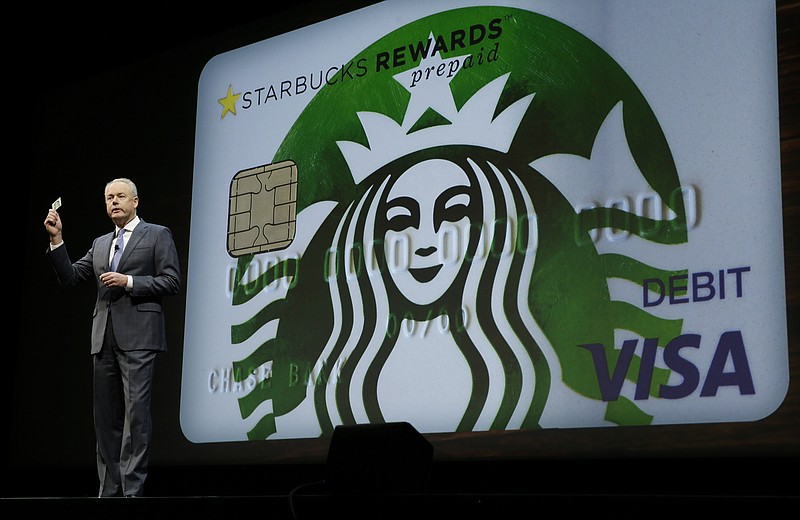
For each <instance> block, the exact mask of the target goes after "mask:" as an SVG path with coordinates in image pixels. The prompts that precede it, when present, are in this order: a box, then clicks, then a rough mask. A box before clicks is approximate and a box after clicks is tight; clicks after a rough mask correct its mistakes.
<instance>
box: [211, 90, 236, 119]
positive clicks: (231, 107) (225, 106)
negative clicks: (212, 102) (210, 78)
mask: <svg viewBox="0 0 800 520" xmlns="http://www.w3.org/2000/svg"><path fill="white" fill-rule="evenodd" d="M241 96H242V95H241V94H234V93H233V86H232V85H228V94H227V95H226V96H225V97H224V98H220V99H218V100H217V101H218V102H219V104H220V105H222V116H221V117H220V119H225V114H227V113H228V112H230V113H232V114H233V115H236V101H237V100H238V99H239V98H240V97H241Z"/></svg>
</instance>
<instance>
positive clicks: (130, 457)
mask: <svg viewBox="0 0 800 520" xmlns="http://www.w3.org/2000/svg"><path fill="white" fill-rule="evenodd" d="M105 200H106V211H107V213H108V216H109V217H111V220H113V221H114V224H115V230H114V231H113V232H112V233H108V234H106V235H103V236H100V237H97V238H96V239H95V240H94V242H93V243H92V247H91V249H89V251H88V252H87V253H86V254H85V255H84V256H83V258H81V259H80V260H78V261H76V262H74V263H73V262H72V261H71V260H70V256H69V254H68V252H67V248H66V245H65V243H64V241H63V239H62V235H61V231H62V223H61V218H60V216H59V214H58V212H57V211H56V209H50V210H49V211H48V213H47V218H46V219H45V221H44V227H45V229H46V230H47V232H48V233H49V234H50V248H49V249H48V250H47V258H48V259H49V260H50V263H51V264H52V266H53V269H54V270H55V273H56V277H57V278H58V282H59V283H60V284H61V285H63V286H72V285H77V284H79V283H81V282H83V281H86V280H94V281H95V282H96V283H97V303H96V306H95V309H94V315H93V318H92V336H91V342H92V350H91V352H92V358H93V392H94V394H93V395H94V397H93V399H94V427H95V435H96V437H97V471H98V477H99V479H100V496H101V497H107V496H126V497H127V496H142V493H143V487H144V481H145V479H146V477H147V466H148V460H149V453H150V442H151V438H152V428H151V416H150V401H151V393H152V392H151V386H152V381H153V369H154V366H155V359H156V354H157V353H158V352H163V351H165V350H166V349H167V344H166V329H165V324H164V312H163V309H162V297H163V296H166V295H171V294H176V293H177V292H178V291H179V289H180V285H181V282H180V266H179V260H178V252H177V249H176V248H175V243H174V241H173V239H172V233H171V231H170V230H169V229H168V228H166V227H164V226H159V225H156V224H150V223H148V222H145V221H144V220H142V219H140V218H139V217H138V216H137V214H136V208H137V207H138V206H139V196H138V193H137V190H136V185H135V184H134V183H133V182H132V181H131V180H129V179H114V180H112V181H111V182H109V183H108V184H107V185H106V188H105Z"/></svg>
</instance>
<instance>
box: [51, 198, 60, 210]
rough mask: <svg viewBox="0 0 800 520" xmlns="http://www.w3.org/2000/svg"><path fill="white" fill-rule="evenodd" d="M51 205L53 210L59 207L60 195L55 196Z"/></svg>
mask: <svg viewBox="0 0 800 520" xmlns="http://www.w3.org/2000/svg"><path fill="white" fill-rule="evenodd" d="M51 207H52V208H53V209H55V210H57V209H58V208H60V207H61V197H59V198H57V199H56V200H55V202H53V205H52V206H51Z"/></svg>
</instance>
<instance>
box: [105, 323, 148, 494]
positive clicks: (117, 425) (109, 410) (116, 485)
mask: <svg viewBox="0 0 800 520" xmlns="http://www.w3.org/2000/svg"><path fill="white" fill-rule="evenodd" d="M156 354H157V351H154V350H131V351H125V350H122V349H121V348H119V345H118V344H117V341H116V339H115V337H114V326H113V324H112V320H111V314H109V316H108V322H107V325H106V332H105V339H104V342H103V348H102V349H101V351H100V352H99V353H97V354H94V360H93V400H94V429H95V435H96V437H97V473H98V477H99V480H100V494H99V496H101V497H112V496H123V495H124V496H131V495H132V496H142V494H143V491H144V481H145V479H146V478H147V467H148V462H149V458H150V442H151V439H152V420H151V416H150V401H151V395H152V390H151V387H152V381H153V372H154V369H155V359H156Z"/></svg>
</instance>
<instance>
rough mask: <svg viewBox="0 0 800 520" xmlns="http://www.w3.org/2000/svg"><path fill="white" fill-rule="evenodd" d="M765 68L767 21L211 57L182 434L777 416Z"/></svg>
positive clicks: (338, 40)
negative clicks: (735, 28)
mask: <svg viewBox="0 0 800 520" xmlns="http://www.w3.org/2000/svg"><path fill="white" fill-rule="evenodd" d="M623 7H624V8H623ZM701 9H702V11H703V16H698V14H699V11H700V10H701ZM709 10H712V11H713V13H711V14H709V12H708V11H709ZM599 20H601V21H602V23H601V22H598V21H599ZM708 20H714V22H713V23H710V24H709V23H708ZM734 20H735V21H736V23H737V24H741V23H746V24H747V25H748V30H747V31H736V32H733V31H729V30H727V27H729V25H728V24H729V23H733V21H734ZM742 20H747V21H746V22H742ZM320 42H325V44H320ZM722 42H724V44H723V43H722ZM742 48H748V49H750V52H748V53H741V52H740V49H742ZM775 52H776V48H775V11H774V4H772V3H770V2H755V3H748V4H739V3H712V4H703V5H702V6H698V5H696V3H695V2H691V1H688V0H686V1H678V2H671V3H670V4H669V6H666V5H664V3H663V2H647V1H645V2H636V3H627V2H625V3H621V2H615V1H609V2H597V3H591V4H590V5H587V4H586V3H585V2H569V1H567V2H546V1H534V0H531V1H512V2H488V3H486V2H482V3H481V4H480V5H476V4H474V3H472V2H465V1H457V0H448V1H442V2H435V3H431V2H416V1H403V2H392V1H389V2H382V3H379V4H377V5H374V6H370V7H367V8H364V9H361V10H358V11H354V12H352V13H349V14H347V15H343V16H341V17H338V18H334V19H331V20H328V21H325V22H323V23H320V24H317V25H313V26H309V27H306V28H304V29H300V30H297V31H294V32H290V33H286V34H284V35H281V36H278V37H275V38H272V39H269V40H265V41H262V42H258V43H255V44H252V45H249V46H246V47H242V48H240V49H236V50H233V51H230V52H227V53H224V54H221V55H218V56H216V57H214V58H213V59H212V60H210V61H209V63H208V64H207V65H206V67H205V69H204V71H203V73H202V75H201V77H200V83H199V88H198V107H197V134H196V142H195V171H194V179H193V188H192V189H193V193H192V197H193V206H192V216H191V218H192V226H191V236H190V248H189V267H188V273H187V304H186V322H185V323H186V325H185V334H184V349H183V356H184V358H183V373H182V389H181V427H182V429H183V432H184V434H185V435H186V437H187V438H188V439H189V440H191V441H192V442H197V443H205V442H226V441H241V440H270V439H289V438H312V437H320V436H327V435H331V434H332V433H333V430H334V428H335V427H336V426H337V425H341V424H344V425H353V424H379V423H387V422H400V421H402V422H408V423H410V424H411V425H412V426H413V427H414V428H415V429H417V430H418V431H420V432H422V433H451V432H477V431H501V430H502V431H510V430H527V429H541V428H595V427H620V428H624V427H627V426H648V425H663V424H679V423H680V424H690V423H718V422H742V421H756V420H759V419H761V418H763V417H766V416H768V415H770V414H771V413H772V412H773V411H775V410H776V409H777V408H778V407H779V406H780V404H781V402H782V401H783V398H784V395H785V393H786V390H787V388H788V382H789V375H788V374H789V372H788V353H787V349H788V346H787V332H786V317H785V316H786V312H785V293H784V271H783V263H782V262H783V261H782V259H783V254H782V252H783V245H782V244H783V242H782V241H783V236H782V229H781V226H782V215H781V199H780V197H781V184H780V165H779V136H778V117H777V116H778V107H777V71H776V65H775V59H774V57H775ZM720 54H721V55H720ZM709 62H714V63H715V64H717V66H716V67H715V68H714V70H713V71H710V70H709V69H708V67H707V63H709ZM741 70H749V71H752V73H751V74H741ZM743 96H744V97H746V98H747V102H746V103H744V102H743V101H744V100H743V99H742V98H743ZM739 124H741V125H746V126H747V127H748V128H750V129H751V131H749V132H739V131H737V128H738V127H739V126H738V125H739ZM755 179H757V180H755Z"/></svg>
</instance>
